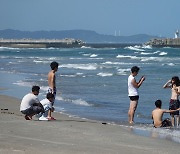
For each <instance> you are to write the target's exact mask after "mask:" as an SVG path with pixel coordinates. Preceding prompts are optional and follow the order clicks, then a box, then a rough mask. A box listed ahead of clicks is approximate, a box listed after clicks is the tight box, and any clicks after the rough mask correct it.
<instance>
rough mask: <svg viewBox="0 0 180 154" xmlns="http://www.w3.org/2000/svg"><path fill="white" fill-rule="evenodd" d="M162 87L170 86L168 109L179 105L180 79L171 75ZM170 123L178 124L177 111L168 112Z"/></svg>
mask: <svg viewBox="0 0 180 154" xmlns="http://www.w3.org/2000/svg"><path fill="white" fill-rule="evenodd" d="M163 88H171V99H170V101H169V110H176V109H178V108H179V107H180V102H179V99H178V97H179V95H180V81H179V77H178V76H174V77H172V79H171V80H169V81H167V82H166V83H165V85H164V86H163ZM170 115H171V122H172V125H173V126H175V119H176V126H178V125H179V111H176V112H173V113H170Z"/></svg>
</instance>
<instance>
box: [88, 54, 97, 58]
mask: <svg viewBox="0 0 180 154" xmlns="http://www.w3.org/2000/svg"><path fill="white" fill-rule="evenodd" d="M97 56H98V55H96V54H92V55H90V57H91V58H94V57H97Z"/></svg>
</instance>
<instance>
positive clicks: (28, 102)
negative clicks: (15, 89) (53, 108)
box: [20, 93, 39, 111]
mask: <svg viewBox="0 0 180 154" xmlns="http://www.w3.org/2000/svg"><path fill="white" fill-rule="evenodd" d="M34 103H39V99H38V98H37V96H36V95H34V94H32V93H29V94H27V95H25V96H24V97H23V99H22V101H21V105H20V111H24V110H26V109H28V108H30V107H31V106H32V105H33V104H34Z"/></svg>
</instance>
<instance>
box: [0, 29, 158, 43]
mask: <svg viewBox="0 0 180 154" xmlns="http://www.w3.org/2000/svg"><path fill="white" fill-rule="evenodd" d="M0 38H3V39H23V38H29V39H64V38H74V39H80V40H83V41H85V42H87V43H145V42H147V41H149V40H150V39H152V38H158V37H157V36H150V35H146V34H138V35H132V36H113V35H103V34H98V33H96V32H95V31H90V30H63V31H34V32H30V31H19V30H12V29H6V30H0Z"/></svg>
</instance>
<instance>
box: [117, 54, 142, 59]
mask: <svg viewBox="0 0 180 154" xmlns="http://www.w3.org/2000/svg"><path fill="white" fill-rule="evenodd" d="M116 58H130V59H139V57H136V56H125V55H117V56H116Z"/></svg>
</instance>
